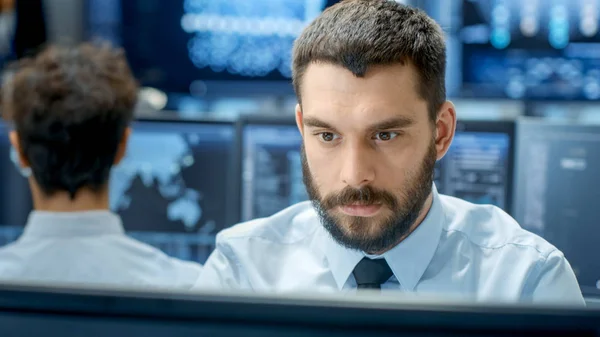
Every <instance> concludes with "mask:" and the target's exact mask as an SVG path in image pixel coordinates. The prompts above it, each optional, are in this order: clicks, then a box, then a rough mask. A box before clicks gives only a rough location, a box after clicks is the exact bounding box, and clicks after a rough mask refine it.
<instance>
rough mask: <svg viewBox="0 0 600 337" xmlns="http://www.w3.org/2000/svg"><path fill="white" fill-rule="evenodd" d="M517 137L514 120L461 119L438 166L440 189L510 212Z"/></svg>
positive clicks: (436, 171)
mask: <svg viewBox="0 0 600 337" xmlns="http://www.w3.org/2000/svg"><path fill="white" fill-rule="evenodd" d="M513 138H514V123H513V122H479V121H464V122H458V123H457V126H456V133H455V136H454V140H453V141H452V145H451V146H450V148H449V149H448V152H447V153H446V155H445V156H444V158H442V160H440V161H438V163H437V165H436V168H435V183H436V187H437V188H438V191H439V192H440V193H442V194H446V195H451V196H454V197H458V198H461V199H464V200H466V201H470V202H472V203H475V204H491V205H495V206H498V207H500V208H502V209H503V210H505V211H507V212H510V209H511V200H510V199H511V198H510V197H511V194H512V170H513V146H514V144H513Z"/></svg>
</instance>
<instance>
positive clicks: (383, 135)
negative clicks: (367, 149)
mask: <svg viewBox="0 0 600 337" xmlns="http://www.w3.org/2000/svg"><path fill="white" fill-rule="evenodd" d="M396 136H398V133H396V132H378V133H376V134H375V137H374V138H375V139H376V140H380V141H383V142H387V141H390V140H392V139H394V138H396Z"/></svg>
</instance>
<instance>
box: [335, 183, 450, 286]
mask: <svg viewBox="0 0 600 337" xmlns="http://www.w3.org/2000/svg"><path fill="white" fill-rule="evenodd" d="M432 195H433V198H432V199H433V201H432V204H431V207H430V209H429V212H427V216H426V217H425V219H423V221H422V222H421V224H420V225H419V226H418V227H417V228H416V229H415V230H414V231H413V232H412V233H411V234H410V235H409V236H408V237H407V238H406V239H404V240H403V241H402V242H401V243H400V244H398V245H397V246H396V247H394V248H392V249H391V250H389V251H387V252H386V253H384V254H383V255H382V256H369V257H371V258H381V257H383V258H385V259H386V261H387V263H388V264H389V266H390V268H391V269H392V271H393V272H394V276H395V277H396V279H398V282H400V284H401V285H402V287H403V288H404V289H406V290H408V291H412V290H414V288H415V287H416V285H417V283H418V282H419V280H420V279H421V277H422V276H423V273H425V270H426V269H427V266H428V265H429V263H430V262H431V259H432V258H433V255H434V254H435V251H436V250H437V247H438V244H439V242H440V236H441V233H442V227H443V222H444V212H443V209H442V205H441V201H440V197H439V194H438V192H437V189H436V187H435V185H433V188H432ZM324 238H325V243H324V245H325V247H324V249H325V255H326V258H327V260H328V261H329V268H330V269H331V271H332V273H333V277H334V279H335V282H336V283H337V286H338V289H340V290H341V289H342V288H343V287H344V284H345V283H346V281H347V280H348V278H349V277H350V275H351V274H352V271H353V270H354V267H356V265H357V264H358V262H360V260H362V258H364V257H365V256H367V254H365V253H364V252H361V251H357V250H352V249H348V248H345V247H343V246H342V245H340V244H338V243H337V242H335V240H333V238H331V236H330V235H329V233H326V235H324Z"/></svg>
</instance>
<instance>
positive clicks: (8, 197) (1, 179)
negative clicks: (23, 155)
mask: <svg viewBox="0 0 600 337" xmlns="http://www.w3.org/2000/svg"><path fill="white" fill-rule="evenodd" d="M9 131H10V127H9V126H8V125H7V124H4V123H2V122H0V246H3V245H5V244H8V243H11V242H13V241H14V240H16V239H17V238H18V237H19V235H21V233H22V232H23V226H24V225H25V223H26V222H27V217H28V215H29V212H30V211H31V209H32V208H33V207H32V201H31V192H30V190H29V184H28V181H27V178H25V177H24V176H23V175H22V174H21V173H20V172H19V166H18V160H17V156H16V151H14V149H13V147H12V146H11V145H10V142H9V140H8V133H9Z"/></svg>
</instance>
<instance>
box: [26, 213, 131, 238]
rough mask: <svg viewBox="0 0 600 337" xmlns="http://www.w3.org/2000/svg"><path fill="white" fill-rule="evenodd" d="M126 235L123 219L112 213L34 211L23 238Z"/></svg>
mask: <svg viewBox="0 0 600 337" xmlns="http://www.w3.org/2000/svg"><path fill="white" fill-rule="evenodd" d="M124 233H125V230H124V229H123V224H122V222H121V218H120V217H119V216H118V215H116V214H114V213H112V212H110V211H103V210H97V211H83V212H47V211H33V212H31V213H30V214H29V218H28V219H27V224H26V226H25V230H24V232H23V238H31V237H78V236H79V237H81V236H96V235H122V234H124Z"/></svg>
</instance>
